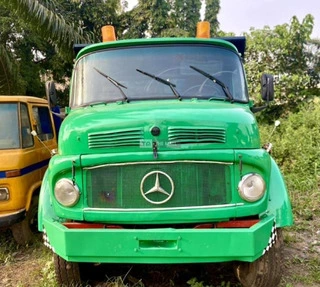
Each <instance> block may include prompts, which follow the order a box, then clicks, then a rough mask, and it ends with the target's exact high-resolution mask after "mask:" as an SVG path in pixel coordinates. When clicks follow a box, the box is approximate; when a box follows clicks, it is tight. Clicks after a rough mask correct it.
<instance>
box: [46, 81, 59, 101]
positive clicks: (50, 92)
mask: <svg viewBox="0 0 320 287" xmlns="http://www.w3.org/2000/svg"><path fill="white" fill-rule="evenodd" d="M46 96H47V100H48V103H49V105H50V106H51V105H53V106H56V105H57V93H56V86H55V83H54V82H53V81H47V82H46Z"/></svg>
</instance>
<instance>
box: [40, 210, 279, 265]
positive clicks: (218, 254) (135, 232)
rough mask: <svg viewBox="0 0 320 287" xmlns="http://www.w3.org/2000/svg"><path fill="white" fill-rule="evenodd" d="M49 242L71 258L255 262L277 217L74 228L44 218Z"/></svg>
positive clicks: (58, 252) (70, 259)
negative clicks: (181, 225) (238, 222)
mask: <svg viewBox="0 0 320 287" xmlns="http://www.w3.org/2000/svg"><path fill="white" fill-rule="evenodd" d="M43 223H44V239H45V244H46V245H47V246H48V247H50V248H51V249H52V250H53V252H55V253H57V254H58V255H59V256H61V257H62V258H64V259H65V260H67V261H73V262H100V263H147V264H152V263H160V264H161V263H162V264H170V263H204V262H212V263H213V262H226V261H235V260H237V261H248V262H252V261H254V260H256V259H257V258H259V257H260V256H261V255H262V254H263V253H264V251H265V249H266V248H267V247H268V246H270V244H269V242H270V237H271V234H272V231H273V225H274V217H273V216H268V217H265V218H263V219H262V220H261V221H259V222H258V223H256V224H255V225H253V226H252V227H250V228H214V229H174V228H159V229H68V228H67V227H65V226H64V225H62V224H61V223H59V222H54V221H51V220H48V219H45V220H44V222H43Z"/></svg>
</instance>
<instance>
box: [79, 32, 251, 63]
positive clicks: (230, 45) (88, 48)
mask: <svg viewBox="0 0 320 287" xmlns="http://www.w3.org/2000/svg"><path fill="white" fill-rule="evenodd" d="M163 44H164V45H165V44H169V45H170V44H171V45H172V44H198V45H199V44H205V45H213V46H220V47H224V48H227V49H230V50H233V51H234V52H236V53H240V54H241V55H242V57H243V55H244V50H245V38H244V37H227V38H210V39H204V38H147V39H146V38H143V39H130V40H117V41H111V42H101V43H96V44H78V45H75V46H74V51H75V53H76V59H79V58H80V57H82V56H84V55H86V54H88V53H92V52H97V51H100V50H105V49H112V48H121V47H130V46H147V45H163Z"/></svg>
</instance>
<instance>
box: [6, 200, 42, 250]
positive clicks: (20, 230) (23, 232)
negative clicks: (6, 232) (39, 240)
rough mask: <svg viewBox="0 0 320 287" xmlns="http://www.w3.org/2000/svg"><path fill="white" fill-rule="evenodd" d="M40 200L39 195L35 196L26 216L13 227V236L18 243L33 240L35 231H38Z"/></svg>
mask: <svg viewBox="0 0 320 287" xmlns="http://www.w3.org/2000/svg"><path fill="white" fill-rule="evenodd" d="M38 202H39V197H38V196H34V197H33V198H32V201H31V204H30V208H29V210H28V211H27V214H26V218H25V219H24V220H23V221H21V222H19V223H16V224H14V225H13V226H12V227H11V231H12V235H13V238H14V239H15V241H16V242H17V243H18V244H21V245H23V244H26V243H28V242H30V241H32V239H33V236H34V232H36V231H37V221H38V220H37V214H38Z"/></svg>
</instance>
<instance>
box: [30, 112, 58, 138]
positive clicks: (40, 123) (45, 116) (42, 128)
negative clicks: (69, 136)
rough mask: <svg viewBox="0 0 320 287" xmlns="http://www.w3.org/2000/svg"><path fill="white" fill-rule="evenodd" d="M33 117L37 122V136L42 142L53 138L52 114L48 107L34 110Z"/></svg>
mask: <svg viewBox="0 0 320 287" xmlns="http://www.w3.org/2000/svg"><path fill="white" fill-rule="evenodd" d="M32 111H33V116H34V118H35V120H36V122H37V134H38V136H39V138H40V139H41V140H42V141H46V140H50V139H52V138H53V128H52V123H51V118H50V112H49V109H48V108H47V107H36V106H34V107H33V108H32Z"/></svg>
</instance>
